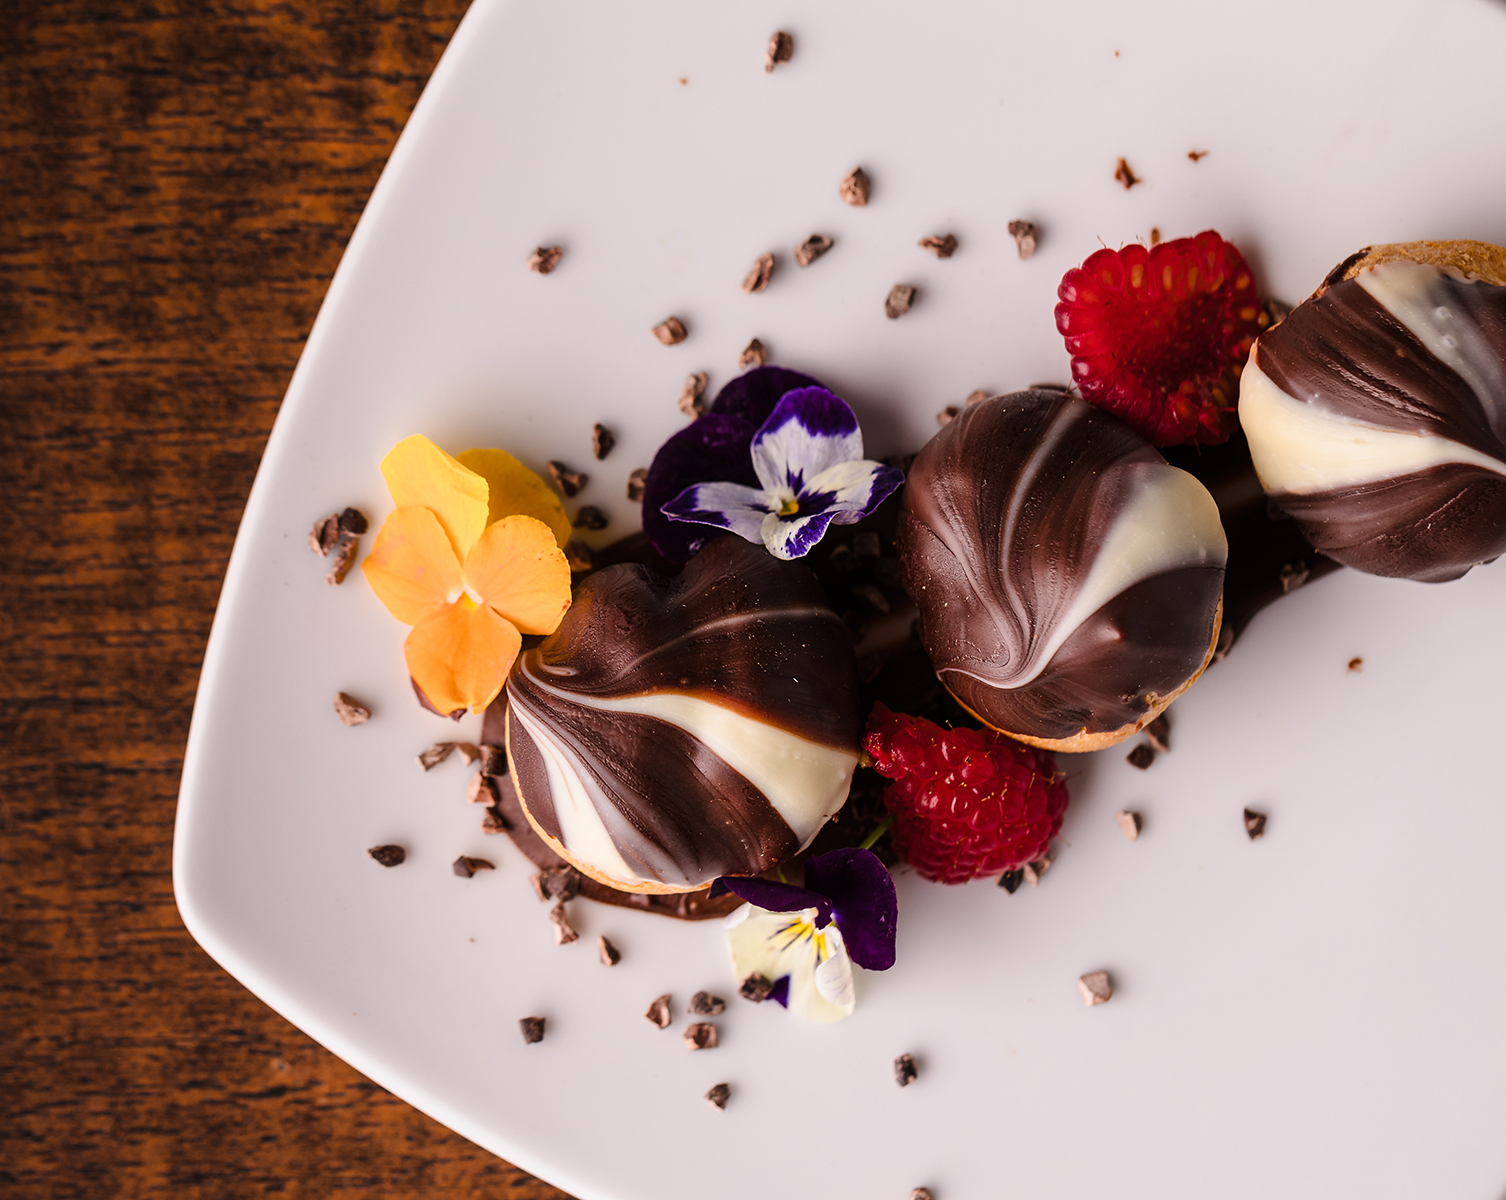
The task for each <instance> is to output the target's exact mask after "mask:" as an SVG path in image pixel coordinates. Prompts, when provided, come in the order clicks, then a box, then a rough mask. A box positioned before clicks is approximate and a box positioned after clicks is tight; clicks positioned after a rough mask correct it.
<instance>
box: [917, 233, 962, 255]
mask: <svg viewBox="0 0 1506 1200" xmlns="http://www.w3.org/2000/svg"><path fill="white" fill-rule="evenodd" d="M920 248H921V249H922V250H929V251H930V252H931V253H932V254H934V255H935V256H936V257H937V258H951V257H952V255H954V254H956V253H957V235H956V234H955V233H948V234H945V235H943V236H942V237H934V236H932V237H923V238H921V239H920Z"/></svg>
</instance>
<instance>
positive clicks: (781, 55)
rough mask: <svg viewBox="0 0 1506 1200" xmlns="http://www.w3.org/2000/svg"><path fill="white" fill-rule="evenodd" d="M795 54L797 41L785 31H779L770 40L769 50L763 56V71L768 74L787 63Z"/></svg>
mask: <svg viewBox="0 0 1506 1200" xmlns="http://www.w3.org/2000/svg"><path fill="white" fill-rule="evenodd" d="M794 53H795V39H794V38H792V37H791V36H790V35H789V34H787V33H785V31H784V30H782V29H781V30H779V31H778V32H777V33H775V34H774V36H773V37H771V38H770V39H769V45H768V48H767V49H766V50H765V51H764V55H763V69H764V73H765V74H767V73H769V72H771V71H773V69H774V68H775V67H777V66H778V65H779V64H780V63H787V62H789V61H790V58H791V57H792V56H793V55H794Z"/></svg>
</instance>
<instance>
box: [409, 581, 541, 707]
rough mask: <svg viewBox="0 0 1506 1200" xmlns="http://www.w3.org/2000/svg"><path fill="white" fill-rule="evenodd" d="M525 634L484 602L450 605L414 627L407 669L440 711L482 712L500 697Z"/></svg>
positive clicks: (459, 602) (410, 637)
mask: <svg viewBox="0 0 1506 1200" xmlns="http://www.w3.org/2000/svg"><path fill="white" fill-rule="evenodd" d="M522 644H523V639H522V638H521V637H520V636H519V635H518V631H517V629H516V628H515V627H514V626H513V624H512V622H511V621H505V620H503V619H502V618H501V617H499V616H498V615H497V614H496V613H494V612H493V611H492V610H491V609H490V608H488V607H487V606H486V605H484V604H478V605H475V606H472V605H470V604H468V603H466V602H465V601H464V600H461V601H458V602H457V603H455V604H448V605H446V606H445V607H444V608H442V609H440V610H439V611H438V612H436V613H434V614H433V615H432V616H430V617H429V618H428V619H427V620H425V621H424V622H423V623H422V624H420V625H415V626H414V627H413V632H412V633H410V634H409V635H408V641H407V644H406V645H405V646H404V647H403V650H404V654H405V655H406V657H407V660H408V673H409V674H410V675H412V676H413V681H414V682H415V683H416V684H418V686H419V687H420V688H422V689H423V692H424V695H426V696H427V697H428V698H429V702H430V703H431V704H433V705H434V707H435V708H437V709H439V711H440V712H446V713H447V712H453V711H454V710H455V709H457V708H469V709H470V710H471V711H472V712H480V711H481V710H482V709H483V708H485V707H486V706H487V705H488V704H490V703H491V702H492V701H493V700H495V699H496V698H497V693H498V692H500V691H501V690H502V684H503V683H504V682H505V681H506V679H507V672H508V671H509V670H510V669H511V667H512V661H513V659H515V658H517V656H518V650H519V648H520V647H521V646H522Z"/></svg>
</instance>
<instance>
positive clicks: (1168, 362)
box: [1056, 229, 1263, 446]
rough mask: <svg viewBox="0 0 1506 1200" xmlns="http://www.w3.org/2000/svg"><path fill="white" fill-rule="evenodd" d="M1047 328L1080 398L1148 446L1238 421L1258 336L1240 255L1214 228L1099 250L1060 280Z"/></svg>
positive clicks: (1216, 438)
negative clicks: (1057, 336)
mask: <svg viewBox="0 0 1506 1200" xmlns="http://www.w3.org/2000/svg"><path fill="white" fill-rule="evenodd" d="M1056 294H1057V296H1058V297H1060V299H1061V303H1060V304H1058V305H1057V306H1056V327H1057V329H1059V330H1060V331H1061V333H1062V336H1063V337H1065V338H1066V341H1067V349H1068V351H1070V352H1071V354H1072V380H1073V382H1074V383H1076V384H1077V387H1078V390H1079V391H1081V392H1082V396H1083V399H1084V400H1087V401H1090V402H1091V403H1093V404H1096V405H1098V406H1099V407H1100V408H1106V409H1108V410H1109V412H1111V413H1114V414H1115V415H1116V416H1118V417H1120V418H1122V419H1123V420H1125V421H1127V422H1128V423H1129V424H1131V425H1133V426H1134V427H1135V428H1136V429H1138V430H1139V431H1140V432H1141V433H1143V434H1144V435H1145V436H1146V437H1148V438H1149V439H1150V440H1151V441H1152V442H1154V443H1155V444H1156V445H1157V446H1180V445H1182V444H1183V443H1186V442H1203V443H1206V444H1208V445H1216V444H1217V443H1219V442H1224V441H1227V440H1228V438H1229V435H1230V434H1231V433H1233V432H1234V430H1235V429H1237V428H1238V427H1239V420H1238V417H1237V416H1236V412H1235V409H1236V405H1237V404H1238V403H1239V373H1240V372H1241V371H1242V370H1244V365H1245V361H1246V360H1247V359H1248V358H1249V357H1250V347H1251V346H1252V345H1254V343H1255V338H1256V336H1257V335H1258V334H1259V333H1260V329H1261V325H1262V324H1263V322H1262V321H1261V308H1260V297H1259V296H1258V295H1256V293H1255V276H1254V273H1253V272H1252V271H1251V270H1250V268H1249V267H1248V266H1246V265H1245V260H1244V258H1243V256H1241V254H1240V253H1239V251H1238V250H1237V249H1235V247H1234V246H1232V245H1230V244H1229V243H1228V242H1226V241H1224V239H1223V238H1221V237H1219V235H1218V234H1216V233H1214V232H1213V230H1211V229H1210V230H1208V231H1206V232H1204V233H1200V234H1198V235H1197V237H1191V238H1177V239H1176V240H1175V241H1170V242H1162V243H1161V244H1160V245H1158V246H1154V247H1152V248H1151V249H1149V250H1147V249H1146V248H1145V247H1144V246H1141V245H1138V244H1137V245H1132V246H1126V247H1124V249H1123V250H1100V251H1098V252H1097V253H1096V254H1093V255H1090V256H1089V258H1088V260H1087V261H1086V262H1085V263H1083V264H1082V266H1080V267H1075V268H1073V269H1072V270H1070V271H1068V272H1067V273H1066V275H1064V276H1062V282H1061V286H1060V287H1059V288H1057V290H1056Z"/></svg>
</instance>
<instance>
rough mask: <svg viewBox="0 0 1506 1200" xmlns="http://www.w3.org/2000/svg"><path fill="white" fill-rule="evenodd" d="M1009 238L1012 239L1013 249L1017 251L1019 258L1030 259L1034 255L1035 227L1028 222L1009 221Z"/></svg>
mask: <svg viewBox="0 0 1506 1200" xmlns="http://www.w3.org/2000/svg"><path fill="white" fill-rule="evenodd" d="M1009 236H1010V237H1012V238H1014V246H1015V249H1016V250H1018V251H1019V254H1020V257H1021V258H1031V257H1033V256H1034V254H1035V241H1036V238H1035V225H1034V224H1033V223H1031V222H1030V221H1011V222H1010V223H1009Z"/></svg>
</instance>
